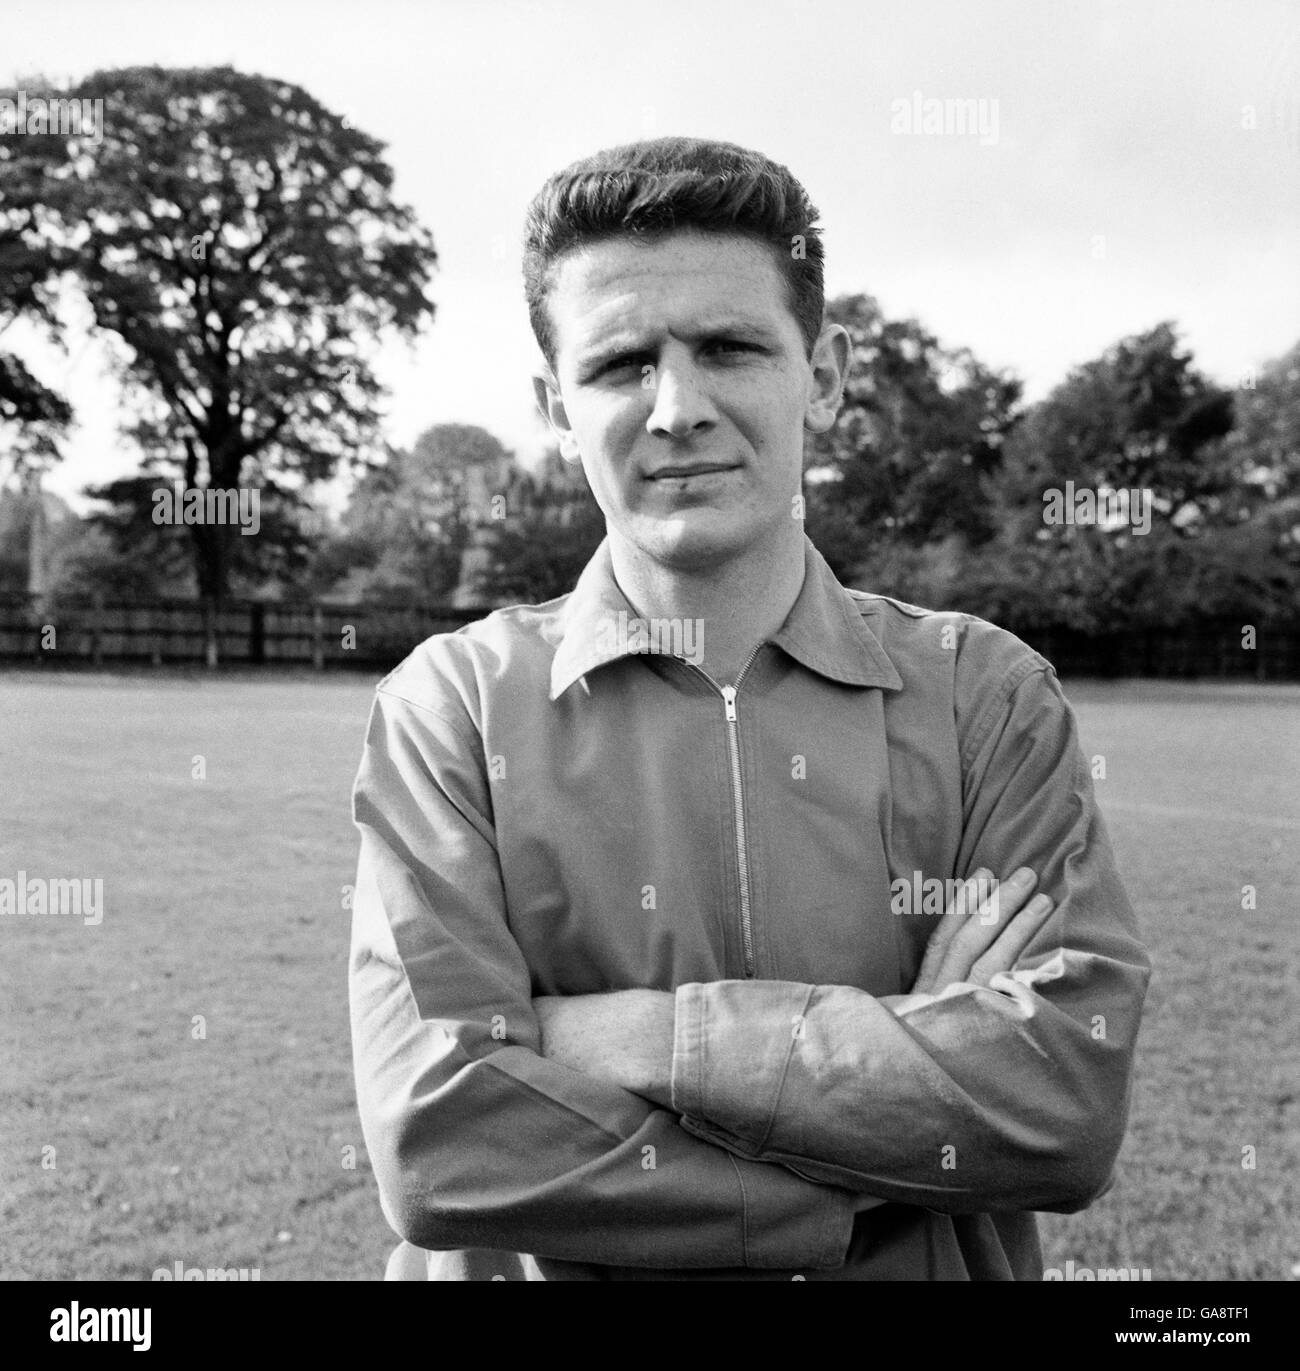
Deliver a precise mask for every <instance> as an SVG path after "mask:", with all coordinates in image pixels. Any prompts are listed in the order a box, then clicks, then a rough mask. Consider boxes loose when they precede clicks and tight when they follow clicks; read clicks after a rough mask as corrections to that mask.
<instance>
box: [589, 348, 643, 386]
mask: <svg viewBox="0 0 1300 1371" xmlns="http://www.w3.org/2000/svg"><path fill="white" fill-rule="evenodd" d="M645 360H646V359H645V358H644V357H643V356H642V355H641V354H640V353H636V352H627V353H624V354H623V356H621V357H611V358H610V359H609V361H607V362H599V363H597V365H596V366H595V367H593V368H592V370H591V372H590V373H589V374H588V376H587V377H586V378H585V379H586V380H588V381H595V380H599V379H600V378H601V377H604V376H617V375H618V374H619V373H620V372H623V371H627V370H628V369H629V368H636V369H637V371H638V372H639V370H640V368H641V366H642V365H643V363H644V362H645Z"/></svg>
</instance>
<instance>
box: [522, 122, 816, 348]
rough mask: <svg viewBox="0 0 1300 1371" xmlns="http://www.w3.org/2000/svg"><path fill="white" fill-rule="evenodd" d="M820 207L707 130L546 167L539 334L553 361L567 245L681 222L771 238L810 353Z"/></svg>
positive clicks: (534, 281)
mask: <svg viewBox="0 0 1300 1371" xmlns="http://www.w3.org/2000/svg"><path fill="white" fill-rule="evenodd" d="M817 217H818V211H817V207H816V206H815V205H814V204H813V202H812V201H811V200H810V199H809V198H808V192H807V191H806V190H804V188H803V186H801V185H800V184H799V182H798V181H796V180H795V178H794V177H793V176H792V175H791V174H790V172H789V171H788V170H787V169H786V168H785V167H783V166H781V165H780V164H779V163H777V162H773V161H772V160H771V159H770V158H768V157H764V156H763V154H762V153H761V152H754V151H752V150H751V149H749V148H742V147H737V146H736V144H735V143H720V142H716V141H714V140H712V139H707V138H652V139H648V140H646V141H643V142H639V143H626V144H624V145H623V146H622V147H617V148H607V149H605V150H604V151H603V152H597V153H593V154H592V155H591V156H590V157H584V158H582V159H581V160H580V161H577V162H574V163H573V164H572V165H571V166H568V167H565V168H564V169H563V170H562V171H557V172H556V173H555V174H554V175H553V176H551V177H549V178H548V180H547V182H546V184H545V185H544V186H543V187H542V188H541V190H540V191H538V193H537V195H536V196H535V197H534V199H533V202H532V204H531V205H529V207H528V218H527V220H526V223H525V228H524V295H525V298H526V299H527V301H528V319H529V322H530V323H531V324H532V326H533V336H534V337H535V338H536V339H537V345H538V347H540V348H541V350H542V355H543V356H544V357H545V358H546V361H547V364H548V365H549V366H550V367H551V368H552V370H554V368H555V357H556V345H555V334H554V331H553V329H552V326H551V319H550V315H549V314H548V313H547V309H546V296H547V292H548V291H549V290H550V288H551V286H552V284H553V280H552V268H553V267H554V266H555V264H556V262H557V261H558V260H559V258H560V257H562V256H563V255H564V254H565V253H566V252H569V251H570V250H571V249H573V248H576V247H580V246H582V245H584V244H587V243H594V242H599V241H600V240H601V239H606V238H614V237H619V236H622V235H628V236H633V237H656V236H658V235H660V234H664V233H669V232H671V231H673V230H674V229H701V230H704V231H705V232H709V233H739V234H743V235H745V236H746V237H749V238H754V239H757V240H758V241H760V242H763V243H766V244H767V245H768V246H769V247H771V248H772V249H773V251H774V255H775V258H776V262H777V265H778V269H779V270H780V272H781V274H782V276H783V277H784V278H785V282H786V289H787V292H788V303H789V305H790V311H791V313H792V314H793V315H794V317H795V319H796V320H797V321H798V324H799V330H800V332H801V333H802V334H803V339H804V348H805V350H806V351H807V353H808V355H809V356H811V355H812V350H813V344H814V343H815V342H816V341H817V336H818V334H819V333H820V332H821V328H822V317H823V313H824V309H825V285H824V266H823V263H824V259H825V251H824V249H823V247H822V239H821V229H820V228H819V227H818V225H817V222H816V221H817Z"/></svg>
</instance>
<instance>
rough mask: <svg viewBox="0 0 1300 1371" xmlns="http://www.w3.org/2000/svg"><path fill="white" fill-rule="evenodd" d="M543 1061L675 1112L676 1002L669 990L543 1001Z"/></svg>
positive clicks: (537, 1003) (538, 1004) (539, 1003)
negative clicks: (620, 1088) (607, 1082)
mask: <svg viewBox="0 0 1300 1371" xmlns="http://www.w3.org/2000/svg"><path fill="white" fill-rule="evenodd" d="M533 1009H534V1011H535V1012H536V1014H537V1020H538V1023H540V1025H541V1029H542V1049H541V1050H542V1056H544V1057H546V1058H548V1059H549V1060H551V1061H556V1062H560V1063H561V1064H563V1065H564V1066H567V1067H571V1068H572V1069H573V1070H574V1071H581V1072H582V1073H583V1074H584V1075H586V1076H593V1077H595V1078H596V1079H597V1080H603V1081H609V1082H610V1083H611V1084H613V1085H619V1086H622V1087H623V1089H624V1090H630V1091H631V1092H632V1093H633V1094H634V1095H641V1096H644V1097H645V1098H646V1099H647V1100H651V1101H653V1103H655V1104H658V1105H662V1106H664V1108H671V1107H672V1080H673V1040H674V1034H675V1029H676V1017H677V1016H676V996H674V995H673V994H672V993H671V992H670V991H666V990H616V991H611V992H609V993H608V994H604V995H541V996H538V997H537V998H536V999H535V1000H534V1001H533Z"/></svg>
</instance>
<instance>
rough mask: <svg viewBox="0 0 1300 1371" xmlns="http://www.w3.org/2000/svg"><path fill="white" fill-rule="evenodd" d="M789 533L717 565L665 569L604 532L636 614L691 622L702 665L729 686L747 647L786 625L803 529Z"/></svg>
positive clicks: (799, 579)
mask: <svg viewBox="0 0 1300 1371" xmlns="http://www.w3.org/2000/svg"><path fill="white" fill-rule="evenodd" d="M793 532H795V533H796V534H797V536H796V537H793V538H792V537H788V536H787V537H786V538H785V539H784V540H783V542H782V545H780V546H778V547H768V548H765V549H763V550H762V551H761V552H752V553H747V554H744V555H742V556H740V557H736V558H733V559H731V560H729V561H727V562H724V563H722V564H714V565H709V566H701V567H691V568H682V567H674V566H666V565H664V564H663V563H662V562H656V561H654V560H652V559H651V558H649V557H647V556H646V555H645V554H644V553H643V552H642V551H641V550H640V549H639V548H636V547H634V546H632V545H631V544H629V543H627V542H626V541H624V540H623V539H622V538H620V537H619V536H618V535H617V534H615V533H613V532H611V533H610V558H611V561H612V564H613V568H614V578H615V580H617V582H618V585H619V589H620V590H622V592H623V594H624V595H626V596H627V598H628V600H629V601H630V602H631V604H632V607H633V608H634V609H635V610H636V612H637V614H638V615H639V616H640V617H641V618H643V619H677V620H680V621H686V620H694V621H695V622H696V625H697V627H696V631H695V642H697V643H698V644H700V645H701V646H702V649H703V659H702V660H701V661H698V662H697V665H700V666H702V667H703V669H704V670H705V671H707V672H708V674H709V675H710V676H712V677H713V679H714V680H715V681H717V682H719V683H720V684H723V685H734V684H735V680H736V677H737V675H738V674H739V673H740V671H741V669H742V668H743V667H744V665H745V663H746V662H747V661H748V660H749V659H750V657H751V656H752V655H753V653H754V651H755V650H756V649H757V648H758V647H759V646H760V645H761V644H762V643H764V642H766V640H767V639H768V638H770V637H771V636H772V634H774V633H775V632H776V631H777V629H779V628H780V627H781V625H782V624H783V623H784V622H785V620H786V616H787V615H788V614H789V613H790V610H791V608H792V607H793V606H794V602H795V600H797V599H798V598H799V591H800V589H801V588H802V586H803V577H804V551H803V526H802V525H801V524H799V525H795V528H794V530H793Z"/></svg>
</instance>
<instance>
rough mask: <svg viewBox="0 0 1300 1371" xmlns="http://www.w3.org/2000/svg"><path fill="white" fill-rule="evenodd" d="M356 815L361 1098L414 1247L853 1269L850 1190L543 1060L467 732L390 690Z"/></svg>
mask: <svg viewBox="0 0 1300 1371" xmlns="http://www.w3.org/2000/svg"><path fill="white" fill-rule="evenodd" d="M353 814H354V819H355V821H356V823H357V826H358V828H359V829H360V833H361V852H360V860H359V865H358V875H357V884H356V890H355V895H354V898H353V935H352V953H351V962H350V1000H351V1014H352V1036H353V1055H354V1063H355V1069H356V1081H357V1097H358V1102H359V1106H360V1112H361V1121H362V1128H363V1132H364V1136H365V1140H366V1146H367V1148H368V1150H369V1154H370V1159H371V1162H372V1165H373V1167H374V1170H375V1175H376V1178H377V1180H378V1183H379V1192H380V1197H381V1202H382V1205H383V1208H384V1212H385V1215H386V1217H387V1218H388V1220H389V1222H390V1223H391V1224H392V1226H393V1228H394V1229H395V1230H396V1231H397V1232H398V1233H400V1234H401V1236H402V1237H403V1238H405V1239H406V1240H407V1241H408V1242H411V1243H413V1244H414V1245H416V1246H417V1247H422V1248H427V1249H435V1250H436V1249H452V1248H491V1249H496V1250H502V1251H509V1252H520V1253H529V1254H531V1255H534V1256H540V1257H550V1258H555V1259H559V1260H571V1261H582V1262H596V1263H607V1264H614V1265H629V1266H646V1267H655V1266H661V1267H719V1266H720V1267H735V1266H748V1267H760V1268H786V1267H797V1266H806V1267H838V1266H841V1265H842V1264H843V1261H844V1258H845V1254H846V1252H847V1250H848V1246H849V1242H850V1238H851V1235H852V1226H853V1216H854V1207H855V1196H854V1195H853V1194H851V1193H850V1192H849V1191H848V1190H846V1189H841V1188H838V1187H827V1186H826V1185H823V1184H816V1183H813V1182H812V1181H810V1180H807V1179H803V1178H801V1177H799V1176H797V1175H794V1174H793V1173H792V1172H790V1171H789V1170H787V1169H786V1168H783V1167H780V1166H772V1165H762V1164H759V1163H756V1162H753V1161H747V1160H744V1159H742V1158H738V1157H736V1156H735V1155H734V1154H732V1153H731V1152H730V1151H728V1150H726V1149H723V1148H720V1147H718V1146H716V1145H715V1144H713V1143H711V1142H707V1141H704V1140H702V1139H700V1138H697V1137H694V1136H692V1135H691V1134H690V1133H688V1132H686V1131H685V1130H684V1129H683V1128H682V1127H681V1125H680V1123H679V1121H678V1119H677V1116H676V1115H675V1114H673V1113H672V1112H671V1111H669V1110H664V1109H658V1108H655V1107H654V1106H653V1105H651V1104H649V1103H648V1102H647V1101H645V1100H643V1099H642V1098H640V1097H639V1096H636V1095H633V1094H630V1093H629V1092H627V1091H625V1090H622V1089H620V1088H619V1087H617V1086H613V1085H609V1084H606V1083H603V1082H598V1081H595V1080H593V1079H591V1078H590V1077H587V1076H585V1075H582V1074H581V1073H579V1072H576V1071H573V1070H571V1069H569V1068H568V1067H565V1066H562V1065H560V1064H559V1063H557V1062H553V1061H548V1060H547V1059H546V1058H544V1057H542V1056H541V1055H539V1051H538V1049H539V1044H540V1033H539V1027H538V1022H537V1019H536V1016H535V1014H534V1013H533V1008H532V999H531V980H530V975H529V969H528V967H527V965H526V964H525V961H524V958H523V954H522V953H521V951H520V949H519V947H518V945H517V944H516V942H515V941H514V939H513V938H512V937H511V935H510V931H509V927H508V922H507V909H506V902H505V897H504V894H503V883H502V878H501V871H500V866H499V864H498V860H497V851H496V845H495V840H494V830H493V822H492V810H491V798H490V794H489V789H488V784H487V775H486V767H485V764H484V759H483V756H482V746H481V742H480V741H479V739H478V735H477V730H476V729H475V728H474V726H473V724H472V723H471V722H469V720H468V716H466V717H465V718H464V719H462V718H454V719H453V716H452V712H451V710H450V709H449V710H448V711H446V712H445V713H444V712H440V711H438V710H433V709H428V708H425V707H423V706H419V705H415V704H413V703H411V702H409V701H405V700H402V699H400V698H398V697H396V696H394V695H392V694H390V693H388V692H386V691H385V690H384V689H383V687H381V689H380V693H379V694H378V695H377V697H376V700H375V703H374V706H373V708H372V711H371V716H370V726H369V733H368V737H367V741H366V746H365V751H364V755H363V758H362V762H361V768H360V772H359V774H358V777H357V781H356V786H355V790H354V796H353Z"/></svg>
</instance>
